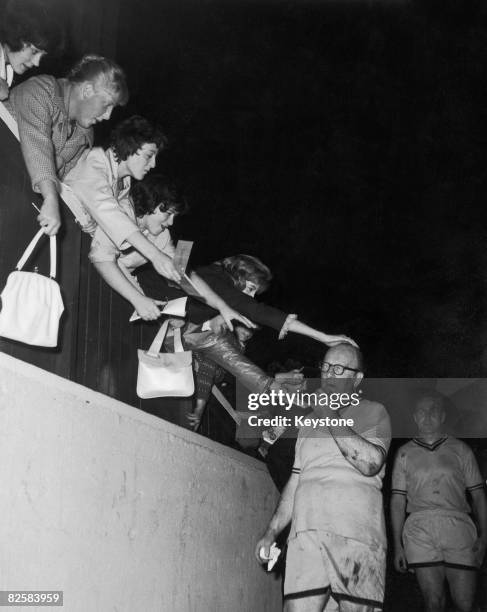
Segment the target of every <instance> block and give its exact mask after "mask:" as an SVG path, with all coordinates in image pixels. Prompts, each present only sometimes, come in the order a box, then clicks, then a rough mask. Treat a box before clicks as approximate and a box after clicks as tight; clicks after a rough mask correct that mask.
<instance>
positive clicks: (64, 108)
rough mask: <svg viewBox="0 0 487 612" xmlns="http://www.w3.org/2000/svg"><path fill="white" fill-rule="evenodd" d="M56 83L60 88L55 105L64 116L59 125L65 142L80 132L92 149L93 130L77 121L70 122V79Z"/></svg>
mask: <svg viewBox="0 0 487 612" xmlns="http://www.w3.org/2000/svg"><path fill="white" fill-rule="evenodd" d="M56 82H57V85H58V88H57V89H55V94H54V100H53V103H54V105H55V106H56V107H57V108H58V110H59V112H60V114H61V116H62V117H61V118H60V121H59V122H58V125H59V129H60V130H61V131H62V132H63V134H64V141H66V140H68V139H69V138H71V136H72V135H73V134H74V132H75V131H79V132H80V133H81V134H84V135H85V138H86V141H87V143H88V147H89V148H90V149H91V148H92V147H93V130H92V128H84V127H81V126H80V125H79V124H78V123H76V121H75V120H70V118H69V102H70V99H71V93H72V88H73V86H72V84H71V83H70V82H69V81H68V79H56Z"/></svg>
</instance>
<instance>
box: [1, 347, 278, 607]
mask: <svg viewBox="0 0 487 612" xmlns="http://www.w3.org/2000/svg"><path fill="white" fill-rule="evenodd" d="M0 466H1V468H0V470H1V486H0V500H1V501H0V503H1V514H2V519H1V521H0V542H1V545H0V590H8V589H10V590H12V589H24V590H27V589H29V590H33V589H42V590H46V589H58V590H63V591H64V608H63V609H64V610H66V612H77V611H80V612H81V611H82V612H109V611H114V612H115V611H117V612H152V611H167V612H186V611H188V612H189V611H198V612H229V611H230V610H231V611H232V612H238V611H242V612H250V611H252V612H273V611H277V610H280V609H281V597H280V583H279V581H278V580H276V579H274V578H273V577H272V576H269V575H267V574H266V573H265V572H263V571H262V570H261V569H260V568H259V567H258V566H257V564H256V563H255V561H254V559H253V547H254V543H255V540H256V537H257V536H259V535H260V533H261V532H262V530H263V529H264V527H265V524H266V522H267V520H268V518H269V517H270V515H271V513H272V511H273V508H274V506H275V503H276V500H277V495H276V492H275V489H274V488H273V485H272V483H271V481H270V479H269V477H268V475H267V473H266V471H265V468H264V466H263V464H260V463H259V462H257V461H255V460H253V459H251V458H249V457H246V456H245V455H241V454H240V453H238V452H235V451H233V450H231V449H227V448H225V447H223V446H221V445H219V444H216V443H213V442H211V441H209V440H207V439H205V438H203V437H201V436H198V435H196V434H193V433H192V432H189V431H186V430H183V429H181V428H178V427H176V426H173V425H171V424H170V423H167V422H165V421H161V420H159V419H157V418H155V417H153V416H151V415H148V414H145V413H143V412H141V411H138V410H136V409H135V408H131V407H130V406H127V405H125V404H122V403H121V402H117V401H115V400H113V399H110V398H108V397H106V396H104V395H101V394H98V393H95V392H93V391H91V390H89V389H86V388H85V387H82V386H80V385H77V384H75V383H72V382H70V381H67V380H65V379H62V378H60V377H58V376H55V375H53V374H50V373H47V372H45V371H43V370H40V369H38V368H36V367H34V366H31V365H28V364H26V363H24V362H22V361H19V360H16V359H14V358H12V357H10V356H7V355H4V354H0ZM25 609H26V610H27V609H29V610H32V609H33V608H25ZM50 609H54V608H50Z"/></svg>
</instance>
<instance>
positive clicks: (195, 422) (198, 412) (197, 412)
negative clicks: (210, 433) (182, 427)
mask: <svg viewBox="0 0 487 612" xmlns="http://www.w3.org/2000/svg"><path fill="white" fill-rule="evenodd" d="M205 408H206V400H204V399H201V398H198V399H197V400H196V407H195V409H194V412H192V413H191V414H187V415H186V418H187V419H188V422H189V425H190V427H191V429H192V430H193V431H197V430H198V427H199V426H200V423H201V417H202V416H203V412H204V411H205Z"/></svg>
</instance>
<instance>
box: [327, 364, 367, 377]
mask: <svg viewBox="0 0 487 612" xmlns="http://www.w3.org/2000/svg"><path fill="white" fill-rule="evenodd" d="M330 370H331V371H332V372H333V374H335V376H341V375H342V374H343V373H344V372H345V370H350V372H360V370H357V368H349V367H348V366H344V365H341V364H340V363H328V361H323V363H322V364H321V371H322V372H325V373H326V372H329V371H330Z"/></svg>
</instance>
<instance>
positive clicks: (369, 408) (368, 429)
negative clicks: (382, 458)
mask: <svg viewBox="0 0 487 612" xmlns="http://www.w3.org/2000/svg"><path fill="white" fill-rule="evenodd" d="M361 417H362V418H361V421H360V424H359V426H358V427H357V428H355V427H354V428H353V429H354V430H355V431H356V433H358V434H359V435H360V436H362V438H365V439H366V440H367V441H368V442H370V443H371V444H375V445H376V446H378V447H379V448H380V449H381V450H382V451H383V452H384V455H387V452H388V450H389V446H390V444H391V421H390V418H389V415H388V414H387V410H386V409H385V408H384V406H383V405H382V404H378V403H375V402H364V405H363V407H362V405H361Z"/></svg>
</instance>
